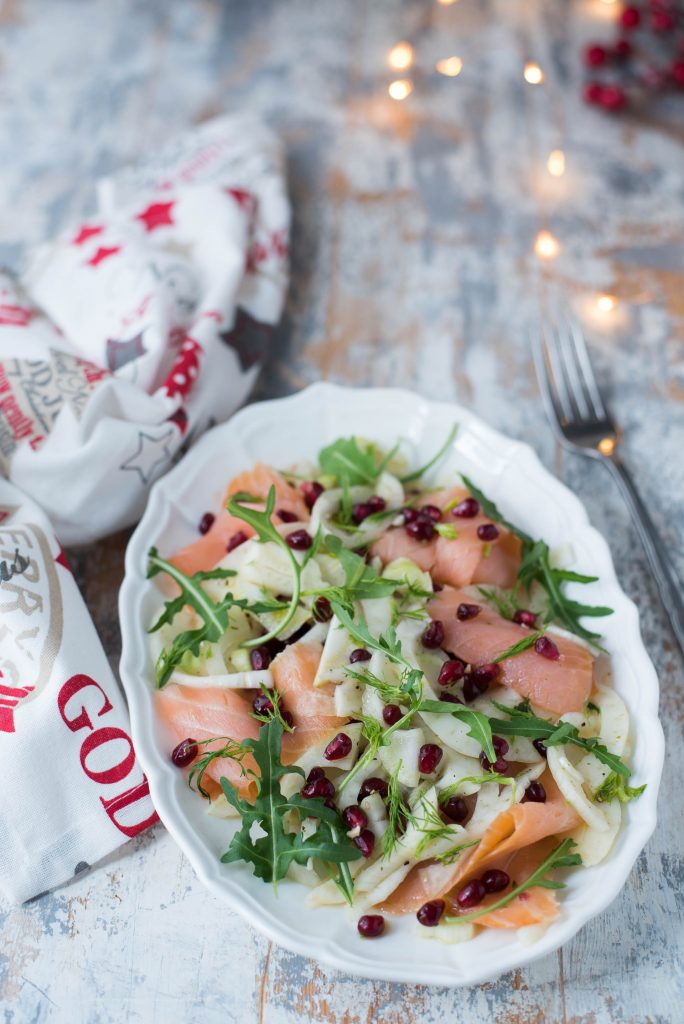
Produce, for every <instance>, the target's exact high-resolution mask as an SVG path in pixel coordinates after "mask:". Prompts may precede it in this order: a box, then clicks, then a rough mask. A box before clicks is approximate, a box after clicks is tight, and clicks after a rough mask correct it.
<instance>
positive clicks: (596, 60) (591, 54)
mask: <svg viewBox="0 0 684 1024" xmlns="http://www.w3.org/2000/svg"><path fill="white" fill-rule="evenodd" d="M607 60H608V52H607V50H606V48H605V46H598V45H597V44H593V45H592V46H587V47H586V49H585V51H584V63H585V64H586V66H587V67H588V68H599V67H601V65H602V64H605V63H606V61H607Z"/></svg>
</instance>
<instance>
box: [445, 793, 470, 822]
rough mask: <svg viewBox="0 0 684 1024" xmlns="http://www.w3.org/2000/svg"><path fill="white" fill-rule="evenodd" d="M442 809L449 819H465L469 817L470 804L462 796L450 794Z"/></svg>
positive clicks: (458, 820) (457, 820)
mask: <svg viewBox="0 0 684 1024" xmlns="http://www.w3.org/2000/svg"><path fill="white" fill-rule="evenodd" d="M442 810H443V811H444V813H445V815H446V816H447V818H448V819H449V821H456V822H460V821H465V819H466V818H467V817H468V805H467V803H466V802H465V800H464V799H463V798H462V797H460V796H450V797H449V799H448V800H447V802H446V803H445V804H444V806H443V807H442Z"/></svg>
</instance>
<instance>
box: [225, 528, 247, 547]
mask: <svg viewBox="0 0 684 1024" xmlns="http://www.w3.org/2000/svg"><path fill="white" fill-rule="evenodd" d="M246 540H247V534H246V533H244V532H243V531H242V530H238V531H237V533H234V534H233V536H232V537H231V538H230V540H229V541H228V543H227V544H226V551H234V550H235V548H239V547H240V545H241V544H244V543H245V541H246Z"/></svg>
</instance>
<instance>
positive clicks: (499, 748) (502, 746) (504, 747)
mask: <svg viewBox="0 0 684 1024" xmlns="http://www.w3.org/2000/svg"><path fill="white" fill-rule="evenodd" d="M492 746H493V747H494V751H495V753H496V756H497V757H504V756H505V755H506V754H507V753H508V743H506V740H505V739H504V738H503V737H502V736H492Z"/></svg>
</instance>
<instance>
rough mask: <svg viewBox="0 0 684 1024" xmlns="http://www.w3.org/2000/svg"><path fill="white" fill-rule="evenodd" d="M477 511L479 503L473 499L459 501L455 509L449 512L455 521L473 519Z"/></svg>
mask: <svg viewBox="0 0 684 1024" xmlns="http://www.w3.org/2000/svg"><path fill="white" fill-rule="evenodd" d="M479 511H480V503H479V501H475V498H464V499H463V501H459V503H458V505H457V506H456V508H454V509H452V510H451V514H452V516H456V518H457V519H474V518H475V516H476V515H478V513H479Z"/></svg>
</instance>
